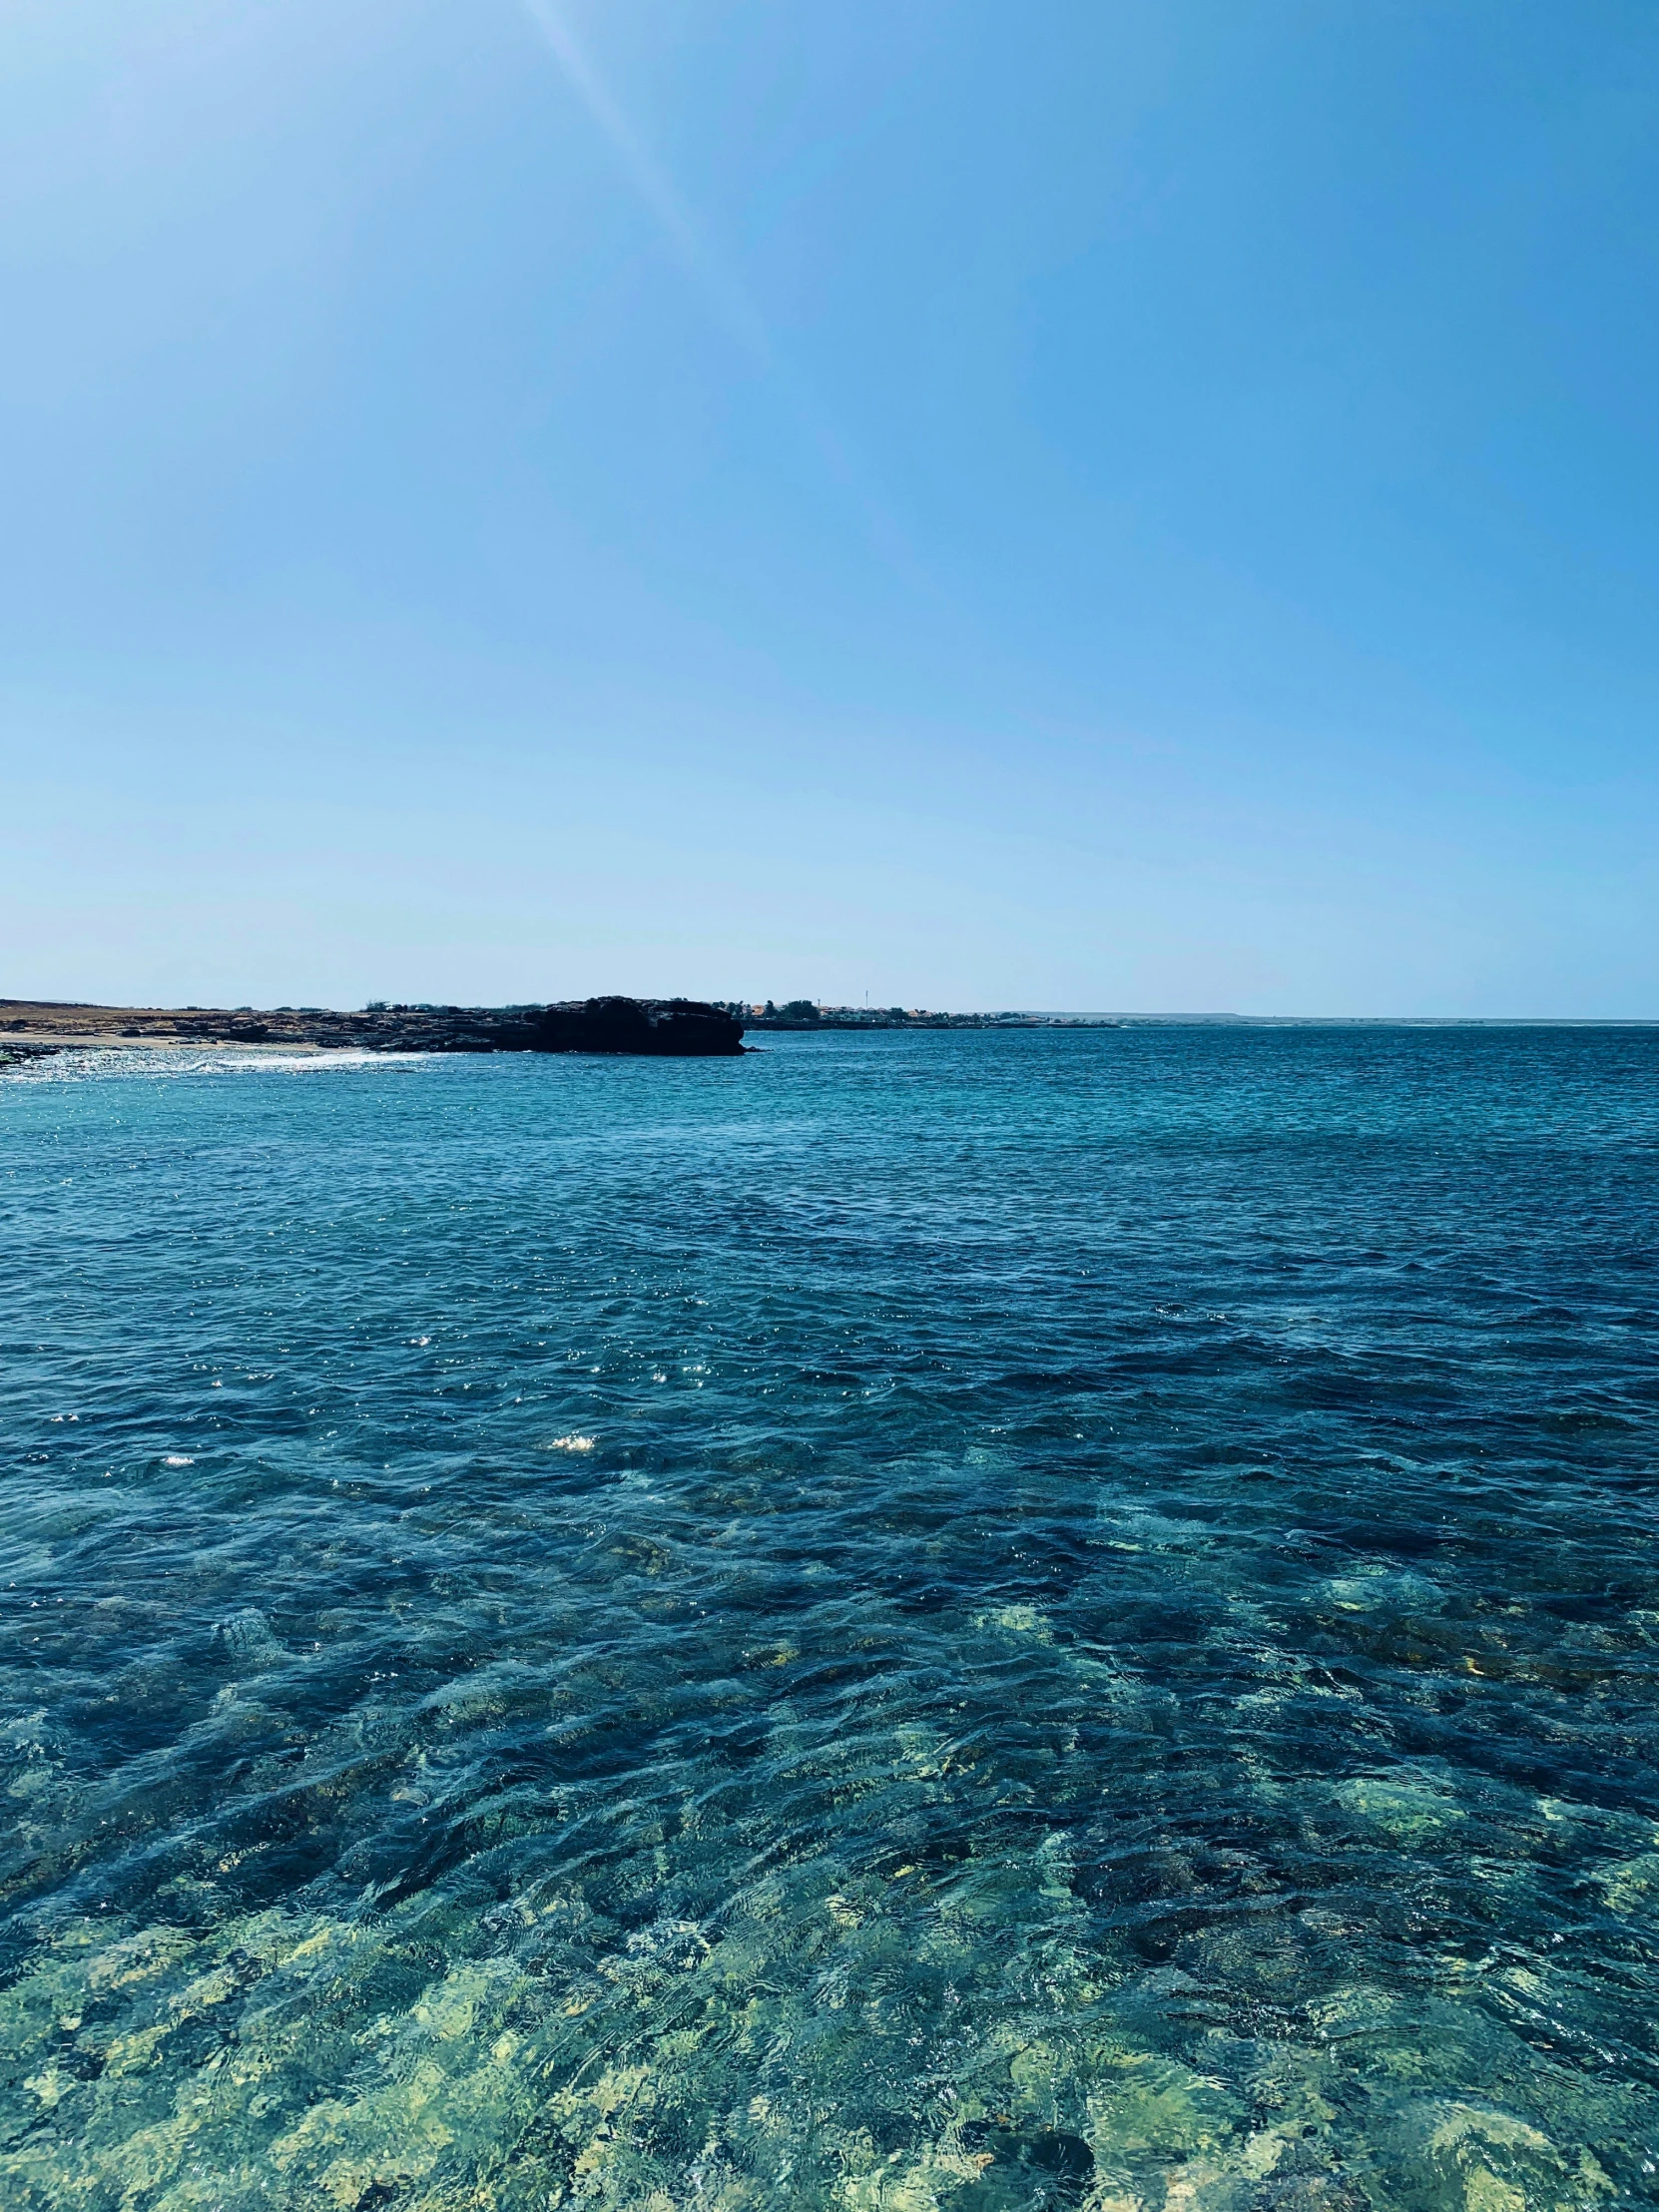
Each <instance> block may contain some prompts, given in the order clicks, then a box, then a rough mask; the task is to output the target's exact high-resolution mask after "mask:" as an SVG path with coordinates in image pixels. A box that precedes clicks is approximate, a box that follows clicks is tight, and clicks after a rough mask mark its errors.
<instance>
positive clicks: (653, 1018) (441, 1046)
mask: <svg viewBox="0 0 1659 2212" xmlns="http://www.w3.org/2000/svg"><path fill="white" fill-rule="evenodd" d="M1111 1018H1113V1017H1109V1016H1098V1015H1089V1014H1032V1013H1003V1014H948V1013H934V1012H931V1011H929V1010H928V1009H927V1008H925V1007H902V1006H883V1007H868V1006H826V1005H819V1004H817V1003H816V1002H815V1001H813V1000H811V999H805V998H795V999H787V1000H785V1001H784V1003H783V1004H782V1005H779V1004H776V1003H775V1002H774V1001H773V1000H771V999H767V1000H765V1001H763V1002H762V1003H759V1004H751V1003H749V1002H747V1001H744V1000H739V999H717V1000H705V999H688V998H643V999H642V998H624V997H620V996H615V995H613V996H609V997H602V998H588V999H564V1000H557V1001H548V1002H537V1003H531V1004H527V1005H518V1006H443V1005H437V1004H433V1003H429V1002H419V1003H410V1004H393V1003H390V1002H388V1001H386V1000H384V999H371V1000H370V1001H369V1003H368V1004H367V1005H366V1006H364V1007H361V1008H360V1009H358V1010H356V1011H354V1012H346V1011H342V1010H340V1009H338V1008H334V1007H328V1006H276V1007H269V1008H259V1007H254V1006H93V1005H83V1004H80V1003H78V1002H76V1001H74V1000H48V999H29V998H11V999H0V1063H3V1062H4V1061H6V1060H11V1061H16V1060H19V1059H27V1058H34V1057H38V1056H40V1055H42V1054H45V1053H51V1052H64V1051H74V1050H86V1049H88V1048H95V1049H96V1048H104V1049H108V1048H111V1047H116V1046H146V1045H181V1044H186V1045H202V1046H226V1045H235V1046H240V1047H245V1048H247V1049H250V1050H282V1051H288V1052H293V1051H305V1052H327V1051H342V1050H350V1051H358V1052H363V1051H367V1052H611V1053H618V1052H626V1053H645V1054H649V1055H653V1056H656V1057H660V1058H674V1059H686V1058H709V1057H719V1056H724V1055H729V1054H732V1053H737V1052H741V1051H742V1050H743V1049H744V1047H743V1037H744V1033H745V1031H746V1030H752V1029H793V1030H809V1029H991V1028H996V1029H1007V1028H1016V1029H1017V1028H1044V1027H1050V1026H1054V1025H1057V1024H1064V1023H1072V1022H1085V1023H1086V1022H1091V1021H1098V1020H1102V1019H1111Z"/></svg>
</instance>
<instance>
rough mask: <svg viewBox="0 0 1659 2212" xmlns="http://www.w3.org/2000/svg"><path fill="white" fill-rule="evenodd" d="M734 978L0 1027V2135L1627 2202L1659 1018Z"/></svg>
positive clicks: (916, 2177)
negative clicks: (856, 1021) (1011, 1009)
mask: <svg viewBox="0 0 1659 2212" xmlns="http://www.w3.org/2000/svg"><path fill="white" fill-rule="evenodd" d="M764 1043H765V1049H764V1050H763V1051H760V1052H757V1053H755V1054H753V1055H751V1056H748V1057H746V1058H744V1059H742V1060H741V1061H732V1062H718V1061H717V1062H702V1063H697V1062H691V1063H683V1064H679V1065H676V1064H671V1063H662V1064H653V1063H650V1062H644V1061H638V1062H636V1061H596V1060H581V1059H552V1060H547V1059H528V1058H501V1059H462V1060H424V1061H381V1062H370V1063H367V1064H363V1063H355V1064H353V1063H349V1062H348V1063H345V1064H339V1063H333V1064H310V1065H298V1064H295V1063H292V1062H281V1061H264V1062H259V1063H257V1064H248V1063H243V1064H237V1063H234V1062H232V1061H230V1060H227V1059H219V1060H215V1059H213V1058H211V1057H205V1056H202V1055H194V1056H192V1055H181V1056H178V1057H171V1056H169V1057H166V1058H158V1057H157V1056H155V1055H153V1054H138V1053H132V1054H121V1055H114V1054H112V1055H103V1056H96V1057H89V1058H85V1059H80V1058H69V1057H66V1058H64V1059H61V1060H57V1061H50V1062H45V1063H42V1064H40V1065H39V1066H37V1067H35V1068H33V1069H31V1070H25V1071H22V1072H18V1073H13V1074H10V1075H7V1076H4V1077H0V1331H3V1337H4V1347H3V1358H4V1366H3V1374H0V1388H3V1404H4V1415H5V1419H4V1431H3V1432H4V1436H5V1441H6V1446H7V1453H6V1463H5V1469H4V1496H3V1516H0V1597H3V1599H4V1609H3V1616H0V1627H3V1641H0V1753H3V1761H4V1765H3V1771H0V1808H3V1812H4V1822H5V1835H4V1856H3V1858H0V2202H3V2203H4V2204H6V2205H7V2206H13V2205H15V2206H17V2207H20V2208H27V2212H37V2208H49V2212H60V2208H63V2207H71V2206H72V2207H76V2208H80V2212H252V2208H253V2207H256V2206H258V2207H261V2208H269V2207H281V2208H290V2212H300V2208H305V2212H313V2208H314V2212H332V2208H338V2212H353V2208H356V2207H363V2208H365V2212H366V2208H367V2207H370V2206H377V2207H392V2208H394V2212H416V2208H419V2212H439V2208H442V2212H459V2208H461V2207H477V2208H480V2212H483V2208H488V2212H530V2208H535V2212H551V2208H552V2207H556V2206H586V2207H605V2208H614V2212H622V2208H627V2212H682V2208H689V2207H694V2206H695V2207H711V2208H719V2212H738V2208H750V2207H754V2208H757V2212H759V2208H763V2207H764V2208H771V2207H820V2206H822V2207H826V2208H830V2207H837V2208H842V2212H877V2208H887V2212H1015V2208H1021V2207H1030V2208H1033V2212H1034V2208H1037V2207H1042V2206H1082V2207H1090V2208H1094V2212H1135V2208H1137V2207H1140V2208H1145V2212H1164V2208H1168V2212H1189V2208H1191V2212H1209V2208H1214V2212H1246V2208H1260V2212H1390V2208H1394V2207H1398V2208H1401V2212H1418V2208H1420V2212H1555V2208H1565V2207H1574V2208H1580V2207H1581V2208H1584V2212H1590V2208H1596V2207H1607V2206H1612V2205H1615V2204H1621V2203H1626V2202H1634V2201H1643V2200H1648V2199H1651V2198H1654V2197H1655V2196H1659V2174H1656V2172H1655V2168H1656V2166H1659V2096H1656V2083H1659V1775H1656V1770H1655V1753H1656V1750H1659V1722H1656V1709H1655V1699H1654V1689H1655V1662H1656V1658H1659V1543H1656V1536H1659V1528H1656V1520H1655V1511H1654V1495H1655V1479H1654V1472H1655V1449H1654V1439H1655V1416H1656V1412H1659V1365H1656V1357H1655V1356H1656V1353H1659V1276H1656V1229H1659V1082H1656V1078H1659V1031H1644V1030H1641V1029H1617V1028H1607V1029H1553V1030H1552V1029H1522V1028H1515V1029H1436V1028H1377V1029H1343V1028H1321V1027H1305V1028H1304V1027H1298V1028H1285V1029H1253V1028H1246V1029H1234V1028H1221V1027H1210V1026H1170V1027H1130V1028H1123V1029H1113V1030H1096V1031H1086V1032H1070V1033H1066V1032H1060V1033H1056V1032H1036V1033H1018V1034H1000V1035H994V1034H993V1035H984V1034H973V1033H962V1034H932V1035H926V1034H923V1035H902V1034H889V1035H880V1034H877V1035H872V1036H866V1037H857V1036H847V1035H836V1036H824V1037H791V1036H778V1037H772V1038H768V1039H765V1040H764ZM8 1792H9V1795H8V1794H6V1793H8Z"/></svg>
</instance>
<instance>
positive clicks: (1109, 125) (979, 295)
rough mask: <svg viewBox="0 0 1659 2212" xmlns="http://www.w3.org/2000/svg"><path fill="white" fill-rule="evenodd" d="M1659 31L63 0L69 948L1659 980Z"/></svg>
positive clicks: (1499, 12) (1131, 987)
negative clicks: (1658, 402) (1658, 389)
mask: <svg viewBox="0 0 1659 2212" xmlns="http://www.w3.org/2000/svg"><path fill="white" fill-rule="evenodd" d="M1656 108H1659V15H1656V14H1655V12H1654V10H1653V9H1652V7H1651V6H1650V5H1647V4H1643V5H1635V4H1629V5H1626V4H1613V0H1578V4H1576V5H1574V6H1572V7H1570V8H1568V7H1557V6H1543V5H1532V6H1526V5H1522V6H1516V5H1515V4H1514V0H1501V4H1499V0H1490V4H1488V0H1456V4H1450V5H1448V4H1447V0H1350V4H1345V0H1322V4H1317V5H1316V4H1313V0H1283V4H1265V0H1132V4H1119V0H1093V4H1090V5H1082V4H1058V0H1031V4H1029V5H1027V6H1024V7H1020V8H1017V9H1016V8H1012V7H1009V6H1007V5H1005V4H1003V5H996V6H992V5H989V4H983V0H879V4H876V0H836V5H834V6H833V7H827V6H811V5H807V4H806V0H603V5H601V4H600V0H559V4H557V5H555V0H535V4H534V5H530V4H525V0H279V4H278V0H145V5H144V6H142V7H134V6H132V5H130V4H129V0H50V4H48V0H13V4H12V5H11V6H9V7H6V8H5V9H4V10H0V261H3V267H4V282H5V290H6V294H7V298H8V301H9V312H8V317H7V321H8V336H7V342H6V344H5V346H4V348H0V398H3V404H4V415H5V421H6V424H7V430H8V435H7V438H6V441H5V446H6V452H5V461H4V471H5V476H4V516H5V520H4V527H3V539H0V542H3V546H4V564H5V573H4V577H3V579H0V582H3V591H0V629H3V642H4V651H3V654H0V718H3V720H0V746H3V749H4V763H3V766H4V782H5V787H6V789H7V791H8V794H9V800H8V804H7V806H6V808H5V815H6V818H7V830H8V834H7V837H6V847H7V860H6V865H5V868H4V870H3V871H0V929H3V937H4V943H3V950H4V954H5V957H4V963H3V965H4V972H3V974H0V990H3V991H6V992H9V993H16V994H22V995H31V996H40V997H48V996H73V997H81V998H99V999H114V1000H122V1001H154V1002H163V1003H171V1002H176V1001H180V1000H196V1001H199V1002H202V1003H238V1002H245V1001H246V1002H253V1003H271V1002H275V1001H287V1002H293V1003H332V1004H346V1005H348V1004H357V1003H360V1002H361V1001H362V1000H363V999H364V998H366V997H369V996H374V997H392V998H399V997H419V998H435V999H449V998H455V999H463V1000H490V1001H497V1000H510V999H521V998H532V997H534V998H541V997H548V996H563V995H569V994H573V993H581V992H586V991H589V990H598V989H624V990H647V991H672V990H684V991H688V992H692V993H696V994H699V995H701V994H714V995H718V996H722V997H725V996H746V997H747V996H768V995H771V996H774V997H780V998H781V997H784V996H794V995H797V994H804V995H809V996H814V997H820V998H829V999H832V1000H849V1001H857V1000H861V999H862V998H863V996H864V994H865V993H866V992H867V993H868V994H869V996H870V998H871V999H872V1001H874V1002H878V1003H884V1002H891V1001H894V1000H897V1001H901V1002H903V1003H904V1004H907V1005H916V1004H925V1005H934V1006H962V1007H972V1006H1054V1007H1073V1008H1088V1007H1094V1008H1142V1009H1148V1010H1175V1009H1188V1010H1214V1009H1233V1010H1238V1011H1247V1012H1251V1011H1255V1012H1308V1013H1322V1012H1323V1013H1343V1014H1354V1013H1373V1014H1388V1013H1423V1014H1460V1013H1468V1014H1487V1015H1511V1014H1522V1015H1524V1014H1541V1015H1621V1014H1623V1015H1644V1016H1651V1015H1659V926H1656V923H1659V871H1656V870H1655V868H1654V865H1653V850H1654V843H1655V830H1656V828H1659V749H1656V746H1655V742H1654V739H1655V727H1656V709H1659V624H1656V622H1655V605H1656V596H1655V587H1656V584H1659V407H1656V406H1655V402H1654V391H1655V370H1656V366H1659V362H1656V350H1659V346H1656V340H1659V285H1656V281H1655V278H1656V274H1659V272H1656V266H1655V265H1656V260H1659V133H1656V132H1655V130H1654V127H1653V118H1654V115H1655V112H1656Z"/></svg>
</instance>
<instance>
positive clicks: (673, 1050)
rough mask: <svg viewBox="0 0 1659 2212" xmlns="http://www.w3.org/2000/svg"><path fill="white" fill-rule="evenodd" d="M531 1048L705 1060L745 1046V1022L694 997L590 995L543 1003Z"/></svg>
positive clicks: (532, 1024)
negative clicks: (564, 1002)
mask: <svg viewBox="0 0 1659 2212" xmlns="http://www.w3.org/2000/svg"><path fill="white" fill-rule="evenodd" d="M529 1029H530V1050H531V1051H532V1052H652V1053H658V1054H662V1055H664V1056H666V1057H669V1058H673V1059H705V1058H710V1057H712V1056H715V1055H718V1054H726V1053H733V1052H741V1051H742V1050H743V1023H742V1022H741V1021H737V1020H735V1019H734V1018H733V1016H732V1015H730V1014H726V1013H722V1012H720V1011H719V1009H718V1008H716V1007H714V1006H706V1005H704V1004H703V1003H702V1002H701V1000H698V999H695V998H645V999H641V998H588V999H584V1000H583V1001H582V1002H581V1004H580V1005H576V1004H571V1005H564V1006H546V1007H543V1009H542V1011H541V1012H540V1014H538V1015H536V1016H535V1017H534V1018H533V1019H532V1020H531V1021H530V1023H529Z"/></svg>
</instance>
